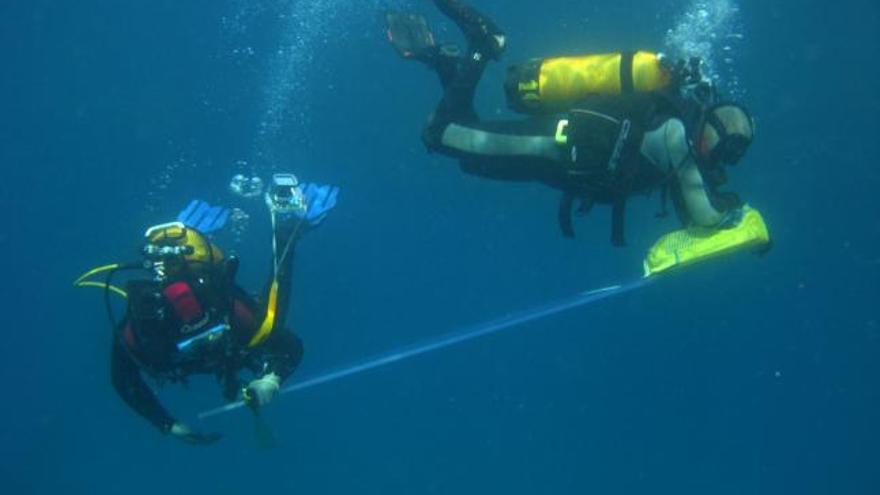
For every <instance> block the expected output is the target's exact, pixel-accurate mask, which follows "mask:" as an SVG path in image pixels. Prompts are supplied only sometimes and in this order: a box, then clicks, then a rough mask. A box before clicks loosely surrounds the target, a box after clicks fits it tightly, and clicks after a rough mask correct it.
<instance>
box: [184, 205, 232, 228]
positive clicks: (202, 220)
mask: <svg viewBox="0 0 880 495" xmlns="http://www.w3.org/2000/svg"><path fill="white" fill-rule="evenodd" d="M229 214H230V211H229V208H225V207H222V206H211V205H210V204H208V203H206V202H204V201H202V200H200V199H194V200H192V201H190V202H189V204H188V205H187V206H186V208H184V209H183V211H181V212H180V214H179V215H177V221H178V222H182V223H183V224H184V225H186V226H187V227H192V228H194V229H196V230H198V231H199V232H201V233H203V234H210V233H211V232H216V231H218V230H220V229H222V228H223V227H224V226H225V225H226V222H227V221H228V220H229Z"/></svg>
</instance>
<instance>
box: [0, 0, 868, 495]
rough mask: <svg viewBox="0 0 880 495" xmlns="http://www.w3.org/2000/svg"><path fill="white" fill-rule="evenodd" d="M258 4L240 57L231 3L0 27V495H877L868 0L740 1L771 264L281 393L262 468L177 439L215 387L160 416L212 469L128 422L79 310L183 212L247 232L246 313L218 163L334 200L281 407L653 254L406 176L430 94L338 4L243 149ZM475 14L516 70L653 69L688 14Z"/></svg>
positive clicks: (640, 216) (645, 214) (229, 427)
mask: <svg viewBox="0 0 880 495" xmlns="http://www.w3.org/2000/svg"><path fill="white" fill-rule="evenodd" d="M322 1H323V2H324V3H328V2H329V0H322ZM282 3H284V2H279V3H278V4H275V5H274V6H273V2H254V4H255V5H257V4H259V5H263V6H264V7H265V8H264V9H263V10H261V11H257V12H255V13H252V14H251V15H249V16H248V18H247V19H246V24H247V26H248V28H247V29H246V30H241V29H237V28H235V27H234V26H233V27H229V24H230V22H232V21H230V19H233V18H234V17H235V16H236V14H241V12H242V11H243V9H244V7H242V5H245V4H246V3H241V2H218V1H207V0H192V1H172V0H154V1H150V2H143V1H133V2H116V1H110V0H82V1H77V2H73V1H48V0H31V1H28V2H25V1H12V0H7V1H4V2H2V3H0V47H2V48H3V53H4V55H3V58H4V63H3V67H4V69H3V71H2V76H0V167H2V171H3V173H2V178H3V180H2V182H0V206H2V208H3V211H4V212H5V215H4V218H5V220H6V222H5V225H4V226H3V227H2V229H0V255H2V256H0V259H3V260H4V262H3V267H4V275H5V276H4V282H5V283H4V286H5V288H4V290H3V294H4V297H3V303H2V308H3V314H4V317H3V322H4V331H3V336H4V338H3V343H2V345H0V349H2V350H0V353H2V354H0V376H2V378H3V383H4V386H5V390H4V399H3V408H2V413H0V424H2V427H0V459H2V461H0V491H3V492H4V493H34V494H43V493H84V494H86V493H87V494H100V493H108V494H109V493H113V494H117V493H125V494H128V495H139V494H155V493H169V494H171V493H211V494H217V495H221V494H239V493H248V494H253V493H259V492H261V491H266V492H271V493H304V494H305V493H308V494H312V493H315V494H319V493H327V494H337V493H353V492H360V493H386V494H390V493H510V494H518V493H551V494H555V493H560V494H562V493H602V494H618V493H619V494H630V493H678V494H691V493H693V494H703V493H713V494H740V493H753V494H760V493H767V494H770V493H774V494H775V493H798V494H830V493H835V494H843V493H846V494H871V493H878V491H880V470H878V459H880V447H878V441H880V430H878V426H877V421H878V420H880V393H878V381H880V380H878V378H880V323H878V315H877V301H878V295H880V286H878V282H880V276H878V275H880V252H878V249H877V246H878V243H880V217H878V213H880V203H878V200H877V191H878V188H880V171H878V169H877V157H878V156H880V155H878V153H880V145H878V139H877V136H878V131H880V129H878V124H877V122H878V120H877V114H878V112H880V96H878V91H877V89H878V86H877V81H878V80H880V79H878V78H880V70H878V64H877V63H876V60H875V59H876V54H877V52H878V48H880V47H878V44H880V41H878V40H880V36H878V33H880V7H878V4H877V3H876V2H874V1H871V0H847V1H842V2H836V3H833V4H829V3H825V2H815V1H794V0H788V1H782V0H780V1H772V2H766V1H765V2H759V1H754V0H744V1H742V2H741V7H742V23H743V25H744V32H745V33H746V38H745V40H744V42H743V43H742V45H741V46H740V47H739V48H738V50H739V53H738V55H739V63H738V66H737V71H738V74H739V76H740V83H741V85H742V87H743V88H745V90H746V102H747V103H748V104H749V106H750V108H751V109H752V111H753V112H754V114H755V115H756V118H757V119H758V127H759V137H758V139H757V141H756V142H755V145H754V146H753V148H752V150H751V152H750V155H749V157H748V159H747V160H745V161H744V163H742V164H741V165H740V166H739V167H738V168H737V169H735V170H734V171H733V185H734V187H735V189H736V190H737V191H738V192H740V193H741V195H742V196H743V197H744V198H747V199H748V201H750V202H751V203H752V204H754V205H755V206H756V207H758V208H760V209H761V210H762V211H763V212H764V213H765V215H766V217H767V219H768V222H769V224H770V227H771V231H772V234H773V237H774V241H775V247H774V250H773V251H772V253H770V255H769V256H767V257H764V258H757V257H753V256H748V255H745V256H738V257H735V258H731V259H725V260H721V261H719V262H716V263H711V264H708V265H705V266H701V267H699V268H698V269H694V270H691V271H688V272H686V273H682V274H679V275H677V276H674V277H670V278H669V279H668V280H664V281H662V283H658V284H655V285H654V286H651V287H649V288H646V289H644V290H642V291H640V292H637V293H635V294H631V295H627V296H623V297H621V298H618V299H613V300H610V301H607V302H603V303H602V304H600V305H596V306H593V307H589V308H585V309H581V310H576V311H573V312H570V313H566V314H563V315H559V316H557V317H553V318H550V319H546V320H542V321H539V322H536V323H533V324H529V325H528V326H525V327H522V328H518V329H516V330H515V331H511V332H507V333H502V334H499V335H495V336H492V337H489V338H486V339H483V340H480V341H476V342H472V343H468V344H466V345H462V346H460V347H456V348H453V349H449V350H446V351H443V352H438V353H434V354H430V355H427V356H423V357H421V358H419V359H416V360H413V361H408V362H405V363H399V364H397V365H394V366H391V367H387V368H383V369H381V370H376V371H373V372H371V373H369V374H363V375H359V376H356V377H352V378H349V379H346V380H344V381H339V382H335V383H332V384H327V385H324V386H322V387H319V388H315V389H312V390H309V391H305V392H302V393H296V394H290V395H287V396H284V397H283V398H282V399H280V400H279V401H278V403H277V404H275V405H274V406H273V407H272V408H271V409H270V410H267V411H266V416H267V418H268V420H269V421H270V422H271V423H272V424H273V425H274V426H275V428H276V433H277V435H278V437H279V439H280V442H281V446H280V447H279V448H277V449H275V450H272V451H268V452H267V451H261V450H259V449H258V448H257V447H256V446H255V444H254V440H253V437H252V430H251V423H250V419H249V418H248V416H247V414H245V413H243V412H241V411H239V412H238V413H232V414H228V415H225V416H221V417H217V418H213V419H210V420H206V421H204V422H198V421H197V420H196V418H195V416H196V414H197V413H198V412H199V411H201V410H204V409H206V408H209V407H213V406H215V405H217V404H218V403H219V401H220V396H219V391H218V390H217V387H216V386H215V385H214V384H213V383H212V382H211V381H210V380H195V381H194V382H193V383H192V384H191V386H190V388H189V389H188V390H181V389H179V388H171V389H168V390H165V391H163V400H165V401H166V404H167V405H168V406H169V408H171V410H172V411H174V412H175V413H176V414H178V415H179V416H180V417H181V418H182V419H185V420H187V421H189V422H191V423H192V424H193V425H195V426H198V427H199V428H204V429H206V430H218V431H222V432H223V433H224V434H225V435H226V437H225V438H224V440H223V441H222V443H220V444H218V445H216V446H214V447H211V448H205V449H197V448H192V447H190V446H187V445H183V444H181V443H179V442H175V441H173V440H172V439H169V438H166V437H163V436H161V435H158V434H157V433H156V432H155V431H154V430H153V429H152V428H151V427H150V426H149V425H148V424H147V423H146V422H144V421H143V420H142V419H141V418H139V417H136V416H135V415H134V414H132V413H130V412H129V411H128V410H127V409H126V407H125V406H124V405H123V404H122V402H121V401H120V400H119V399H118V398H117V397H116V395H115V393H114V391H113V389H112V387H111V386H110V381H109V374H108V361H109V359H108V351H109V328H108V325H107V322H106V318H105V314H104V311H103V306H102V301H101V297H100V292H97V291H94V292H90V291H84V290H74V289H73V288H72V287H71V281H72V279H73V278H75V277H76V276H77V275H78V274H79V273H80V272H81V271H83V270H85V269H87V268H89V267H92V266H95V265H98V264H101V263H104V262H109V261H115V260H119V259H132V258H135V257H136V256H137V248H138V241H139V238H140V236H141V235H142V232H143V229H144V228H145V227H146V226H148V225H151V224H153V223H157V222H160V221H164V220H167V219H169V218H170V217H172V216H173V215H174V213H175V212H176V211H177V210H178V209H180V208H181V207H182V206H184V205H185V203H186V201H187V200H188V199H189V198H190V197H192V196H199V197H203V198H205V199H207V200H211V201H216V202H221V203H227V204H235V205H238V206H241V207H243V208H245V209H246V210H247V211H248V212H249V213H251V214H252V223H251V227H250V229H249V230H248V234H247V237H246V239H245V242H243V243H241V244H234V246H235V247H234V249H235V250H236V251H238V252H239V254H241V255H242V257H243V259H244V262H243V266H242V281H243V283H245V284H246V285H248V286H249V287H251V288H253V289H257V288H259V287H260V284H261V283H262V281H263V280H264V278H265V276H266V271H265V270H266V268H267V267H268V263H269V243H268V240H269V226H268V220H267V219H266V218H265V216H266V215H265V214H264V212H263V211H262V207H261V205H260V204H259V202H246V201H243V200H240V199H238V198H233V197H232V196H231V195H229V194H228V192H227V190H226V183H227V182H228V180H229V178H230V176H231V175H232V173H233V172H234V171H235V165H234V163H235V161H237V160H247V161H248V162H249V163H250V164H251V165H252V166H253V167H255V168H257V169H258V170H259V171H260V172H262V173H263V174H264V176H265V175H266V174H267V173H268V171H269V170H271V169H273V168H274V169H277V170H284V169H291V170H294V171H295V172H296V173H297V174H299V175H300V176H301V177H303V178H305V179H308V180H314V181H319V182H327V183H334V184H338V185H340V186H341V187H342V190H343V194H342V196H341V199H340V203H339V206H338V208H337V209H336V210H335V211H334V212H333V214H332V215H331V217H330V218H328V220H327V222H326V224H325V225H324V226H322V228H321V229H319V230H318V231H316V232H314V233H312V234H310V235H309V237H308V238H306V239H304V240H303V242H302V244H301V246H300V248H299V249H298V251H297V267H296V270H297V273H296V280H295V295H294V305H293V309H292V315H291V321H292V323H293V325H294V328H295V329H296V331H297V332H298V333H300V334H301V335H302V337H303V338H304V340H305V343H306V358H305V361H304V363H303V365H302V367H301V369H300V371H299V374H298V375H297V376H300V377H301V376H305V375H310V374H314V373H318V372H320V371H321V370H324V369H327V368H329V367H332V366H336V365H339V364H343V363H346V362H349V361H353V360H357V359H359V358H361V357H363V356H365V355H370V354H374V353H377V352H381V351H384V350H387V349H391V348H394V347H397V346H399V345H403V344H408V343H411V342H413V341H418V340H420V339H423V338H430V337H431V336H433V335H437V334H440V333H443V332H445V331H448V330H450V329H454V328H457V327H460V326H463V325H467V324H471V323H474V322H479V321H481V320H485V319H489V318H492V317H495V316H498V315H501V314H504V313H506V312H509V311H514V310H517V309H521V308H524V307H528V306H532V305H535V304H540V303H542V302H545V301H548V300H552V299H555V298H558V297H563V296H567V295H569V294H572V293H575V292H577V291H579V290H584V289H589V288H594V287H598V286H602V285H607V284H609V283H613V282H617V281H621V280H626V279H631V278H633V277H637V276H638V275H639V273H640V262H641V258H642V255H643V254H644V251H645V249H646V247H647V246H648V245H650V243H651V242H652V241H653V239H655V238H656V237H658V236H659V235H660V234H661V233H662V232H664V231H668V230H670V229H672V228H673V227H674V226H675V224H674V223H673V221H672V220H671V219H667V220H665V221H656V220H655V219H654V218H653V214H654V213H655V211H656V209H657V207H658V201H657V198H656V197H653V198H647V199H639V200H636V201H633V202H632V204H631V205H630V216H629V221H630V222H629V229H628V237H629V239H628V240H629V247H628V248H625V249H614V248H612V247H610V246H609V245H608V242H607V236H608V218H607V215H606V214H605V211H604V210H601V209H599V210H597V211H595V212H594V213H593V215H592V216H590V217H589V218H587V219H582V220H578V224H577V227H578V233H579V237H578V239H577V240H576V241H568V240H564V239H562V238H561V237H560V236H559V234H558V232H557V226H556V224H555V211H556V201H557V196H556V193H554V192H552V191H549V190H547V189H544V188H542V187H540V186H538V185H529V184H499V183H492V182H489V181H485V180H481V179H477V178H473V177H468V176H464V175H463V174H461V173H460V171H459V170H458V169H457V167H456V166H455V164H454V163H453V162H452V161H451V160H449V159H447V158H444V157H441V156H437V155H433V156H431V155H427V154H426V153H425V151H424V149H423V147H422V146H421V143H420V142H419V129H420V126H421V124H422V123H423V121H424V119H425V116H426V115H427V113H428V111H429V110H430V109H431V108H432V106H433V104H434V103H435V102H436V99H437V98H438V95H439V89H438V87H437V84H436V82H435V81H434V80H433V76H432V75H431V74H430V73H429V72H428V71H426V70H425V69H423V68H421V67H419V66H416V65H415V64H407V63H403V62H402V61H401V60H400V59H399V58H397V57H396V56H395V54H394V53H393V51H392V50H391V49H390V48H389V47H388V46H386V43H385V41H384V39H383V33H382V25H381V21H380V9H379V8H378V7H377V5H379V4H378V3H376V2H362V3H361V2H355V1H351V2H342V1H340V2H337V3H339V4H340V5H341V7H340V8H339V9H337V10H341V11H342V12H341V13H340V14H339V15H338V18H337V19H334V20H333V21H332V22H330V23H329V24H330V25H329V26H328V27H326V28H325V29H324V30H323V31H322V32H323V33H324V34H323V35H322V36H320V37H319V39H317V40H316V41H314V43H312V44H311V45H310V46H309V47H308V48H309V52H310V55H311V57H310V58H302V59H301V60H302V65H300V66H298V67H296V68H295V71H294V72H292V73H295V74H297V76H296V77H297V78H299V80H300V81H301V82H302V85H301V87H300V88H299V89H298V90H297V91H295V92H294V93H293V95H292V98H291V99H290V101H289V102H288V104H287V105H286V106H285V108H286V109H287V110H288V111H290V112H291V115H289V116H287V117H285V119H284V124H283V125H281V126H280V128H279V129H278V132H277V133H276V132H274V131H271V130H270V131H269V132H268V134H263V135H262V136H261V134H260V129H261V126H260V125H259V122H260V120H261V119H263V118H264V117H265V106H266V102H267V99H268V100H271V98H267V88H268V89H271V87H269V86H267V85H268V84H269V83H267V74H268V73H271V72H272V71H275V72H276V73H278V69H277V67H275V68H273V66H272V60H273V53H275V50H277V44H278V42H279V41H278V40H279V39H282V38H283V36H284V34H285V33H284V32H283V31H284V30H285V29H289V23H287V22H285V21H284V20H282V19H279V16H278V14H279V12H281V11H283V9H282V8H281V7H279V6H278V5H281V4H282ZM295 3H296V2H286V4H287V5H288V6H289V5H291V4H295ZM329 3H332V2H329ZM403 4H404V5H409V4H406V3H403ZM412 4H418V5H415V6H414V5H409V7H410V8H418V9H420V10H422V11H424V12H426V13H428V14H429V17H430V19H431V21H432V22H433V23H434V24H435V25H437V26H438V27H437V31H438V34H439V35H440V37H443V38H447V37H454V36H457V35H456V33H455V32H454V30H451V29H450V28H449V25H448V23H447V22H445V20H443V19H442V18H441V17H440V16H439V15H438V14H437V13H436V12H435V11H434V10H433V8H432V7H431V6H430V5H429V3H428V2H412ZM478 5H479V6H480V7H481V8H483V9H484V10H486V11H488V12H491V13H492V14H493V16H494V17H495V18H496V20H497V21H498V23H499V24H500V25H502V26H504V28H505V29H506V30H507V32H508V33H510V40H511V41H510V50H509V52H508V54H507V55H506V57H505V60H506V61H507V62H512V61H516V60H522V59H525V58H527V57H531V56H539V55H542V54H547V53H557V52H562V51H575V52H576V51H583V50H586V51H604V50H616V49H633V48H640V47H644V48H654V47H657V46H658V45H659V44H660V42H661V41H662V37H663V34H664V32H665V29H666V28H667V27H669V26H670V25H671V24H672V22H673V21H674V17H675V15H677V14H678V13H679V12H680V11H681V10H682V8H683V7H684V5H685V2H678V1H668V0H664V1H661V2H657V1H649V0H641V1H635V0H631V1H625V2H612V1H610V0H605V1H601V2H577V1H572V0H546V1H543V2H540V3H538V4H536V3H534V2H511V1H509V0H483V1H480V2H478ZM233 20H234V19H233ZM233 24H234V23H233ZM441 26H443V27H441ZM302 29H308V27H307V26H306V27H303V28H302ZM288 34H289V33H288ZM243 47H249V48H250V49H252V50H253V51H252V52H250V51H247V50H246V52H247V53H246V54H245V55H242V54H241V53H242V52H241V49H242V48H243ZM503 70H504V65H503V64H496V65H494V66H492V67H491V68H490V70H489V71H488V72H487V74H486V78H485V79H484V84H483V85H482V86H481V88H480V92H479V103H478V107H479V109H480V111H481V112H482V113H483V115H484V116H485V117H487V118H493V117H501V116H509V114H508V113H507V112H506V111H505V110H503V107H504V104H503V98H502V92H501V90H500V83H501V80H502V77H503V74H504V72H503ZM281 74H282V75H283V74H284V72H281ZM303 74H307V76H303ZM298 112H302V113H304V114H305V115H306V116H305V117H303V118H300V117H301V116H300V115H299V114H298ZM163 174H165V175H163Z"/></svg>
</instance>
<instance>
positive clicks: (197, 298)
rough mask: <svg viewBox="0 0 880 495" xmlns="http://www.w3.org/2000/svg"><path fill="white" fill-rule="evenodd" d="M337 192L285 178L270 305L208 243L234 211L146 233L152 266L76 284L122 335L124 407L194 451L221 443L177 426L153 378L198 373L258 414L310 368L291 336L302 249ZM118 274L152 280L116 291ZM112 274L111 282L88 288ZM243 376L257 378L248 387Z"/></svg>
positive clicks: (269, 197) (278, 203)
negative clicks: (100, 296)
mask: <svg viewBox="0 0 880 495" xmlns="http://www.w3.org/2000/svg"><path fill="white" fill-rule="evenodd" d="M337 194H338V188H336V187H332V186H318V185H315V184H300V183H299V182H298V181H297V179H296V177H295V176H294V175H293V174H276V175H275V176H274V177H273V180H272V184H271V186H270V188H269V190H268V192H267V193H266V195H265V199H266V204H267V205H268V207H269V212H270V215H271V219H272V227H273V239H272V248H273V266H272V275H271V278H270V280H269V283H268V284H267V286H266V289H265V292H264V294H263V297H262V298H260V299H259V301H260V302H258V300H256V299H254V298H253V297H252V296H250V295H249V294H248V293H247V292H245V290H244V289H242V288H241V287H239V286H238V285H237V284H236V282H235V275H236V271H237V269H238V265H239V260H238V259H237V258H236V257H233V256H224V254H223V252H222V251H221V250H220V249H219V248H218V247H217V246H216V245H214V244H213V243H212V242H211V241H210V240H209V238H208V237H207V235H208V234H209V233H210V232H213V231H215V230H218V229H219V228H221V227H222V226H223V224H224V223H225V221H226V218H228V216H229V211H228V210H225V209H222V208H220V207H213V208H212V207H210V206H209V205H207V204H206V203H203V202H200V201H197V200H196V201H193V202H192V203H191V204H190V206H189V207H188V208H187V209H185V210H184V211H183V212H181V214H180V216H179V217H178V221H176V222H172V223H166V224H161V225H156V226H154V227H150V228H149V229H147V231H146V234H145V241H144V246H143V250H142V253H143V261H139V262H135V263H129V264H116V265H108V266H106V267H101V268H96V269H94V270H92V271H90V272H88V273H86V274H85V275H83V276H82V277H80V279H78V280H77V281H76V282H75V285H77V286H92V287H102V288H104V290H105V302H106V303H107V308H108V313H109V314H110V318H111V323H112V324H113V328H114V335H113V343H112V350H111V359H110V363H111V365H110V366H111V369H110V371H111V375H112V381H113V386H114V388H115V389H116V391H117V393H118V394H119V396H120V397H121V398H122V400H123V401H124V402H125V403H126V404H127V405H128V406H129V407H130V408H131V409H133V410H134V411H135V412H137V413H138V414H139V415H141V416H143V417H144V418H146V419H147V420H148V421H149V422H150V423H152V424H153V425H154V426H155V427H156V428H158V429H159V430H160V431H161V432H163V433H166V434H169V435H171V436H173V437H176V438H179V439H181V440H183V441H185V442H188V443H192V444H199V445H204V444H210V443H213V442H216V441H217V440H218V439H219V438H220V435H219V434H217V433H201V432H198V431H196V430H194V429H192V428H190V427H189V426H187V425H186V424H184V423H183V422H181V421H179V420H177V419H176V418H175V417H174V416H172V415H171V413H169V412H168V411H167V410H166V409H165V407H163V405H162V404H161V403H160V402H159V400H158V398H157V396H156V394H155V393H154V392H153V390H152V389H151V388H150V386H149V385H148V383H147V380H146V377H150V378H152V379H154V380H155V381H156V382H157V383H159V384H162V383H165V382H185V381H186V379H187V377H189V376H191V375H195V374H213V375H215V376H216V377H217V380H218V381H219V383H220V385H221V387H222V389H223V395H224V397H225V398H226V399H227V400H229V401H234V400H236V399H238V398H239V395H241V398H242V400H243V401H244V402H245V403H247V404H248V406H250V407H251V409H252V411H253V412H254V414H255V417H256V416H257V415H258V412H259V409H260V408H262V407H264V406H265V405H267V404H268V403H269V402H270V401H271V400H272V399H273V397H274V396H275V395H276V394H277V393H278V391H279V389H280V387H281V383H282V382H283V381H284V380H285V379H286V378H287V377H289V376H290V375H291V374H292V373H293V371H294V370H295V369H296V367H297V366H298V365H299V362H300V360H301V359H302V353H303V346H302V342H301V341H300V339H299V337H297V336H296V335H295V334H294V333H293V332H291V331H290V330H289V329H287V328H286V327H285V323H286V315H287V309H288V305H289V301H290V289H291V275H292V265H293V257H294V256H293V254H294V249H295V246H296V243H297V241H298V240H299V238H300V236H301V235H302V234H303V233H305V232H306V231H308V230H310V229H312V228H314V227H316V226H317V225H318V224H319V223H320V222H321V221H322V219H323V218H324V217H325V216H326V215H327V213H328V211H329V210H330V209H331V208H333V207H334V206H335V204H336V197H337ZM119 270H146V271H147V272H148V273H149V275H150V276H149V277H148V278H140V279H138V278H135V279H131V280H128V281H127V283H126V284H125V288H124V289H122V288H120V287H117V286H114V285H113V284H112V276H113V274H114V273H115V272H117V271H119ZM101 272H107V273H108V276H107V280H106V282H103V283H102V282H96V281H91V280H89V279H90V277H92V276H93V275H95V274H97V273H101ZM112 292H115V293H117V294H119V295H122V296H124V297H126V299H127V306H126V311H125V317H124V318H123V319H122V321H121V322H119V323H116V321H115V318H114V317H113V314H112V308H111V305H110V300H109V299H110V294H111V293H112ZM243 369H247V370H250V371H251V372H252V373H253V374H254V376H253V379H252V380H250V381H249V382H248V383H247V385H244V386H243V382H242V381H241V379H240V377H239V372H240V371H241V370H243Z"/></svg>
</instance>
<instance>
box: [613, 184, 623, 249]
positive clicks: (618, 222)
mask: <svg viewBox="0 0 880 495" xmlns="http://www.w3.org/2000/svg"><path fill="white" fill-rule="evenodd" d="M625 217H626V196H623V195H620V196H618V198H617V199H615V200H614V202H613V203H612V204H611V244H612V245H613V246H615V247H623V246H626V237H625V235H624V230H625V229H624V219H625Z"/></svg>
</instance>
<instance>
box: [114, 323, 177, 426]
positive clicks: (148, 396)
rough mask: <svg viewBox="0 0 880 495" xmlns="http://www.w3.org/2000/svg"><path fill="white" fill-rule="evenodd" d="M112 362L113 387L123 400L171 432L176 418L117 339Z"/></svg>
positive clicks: (137, 411)
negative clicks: (147, 382) (145, 380)
mask: <svg viewBox="0 0 880 495" xmlns="http://www.w3.org/2000/svg"><path fill="white" fill-rule="evenodd" d="M110 363H111V364H110V372H111V376H112V379H113V388H115V389H116V392H117V393H118V394H119V396H120V397H122V400H123V401H125V403H126V404H128V406H129V407H130V408H131V409H133V410H134V411H135V412H136V413H138V414H140V415H141V416H143V417H144V418H146V419H147V421H149V422H150V423H152V424H153V425H154V426H155V427H156V428H158V429H159V430H160V431H162V432H163V433H168V432H170V431H171V427H172V426H173V425H174V424H175V420H174V418H173V417H172V416H171V415H170V414H169V413H168V411H167V410H166V409H165V408H164V407H163V406H162V404H161V403H160V402H159V399H158V398H156V394H154V393H153V391H152V390H150V387H149V386H147V384H146V382H144V379H143V377H142V376H141V372H140V369H139V368H138V365H137V363H135V362H134V360H133V359H132V358H131V356H130V355H129V353H128V351H126V350H125V349H123V348H122V344H121V343H120V342H119V341H118V340H117V339H114V340H113V349H112V351H111V357H110Z"/></svg>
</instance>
